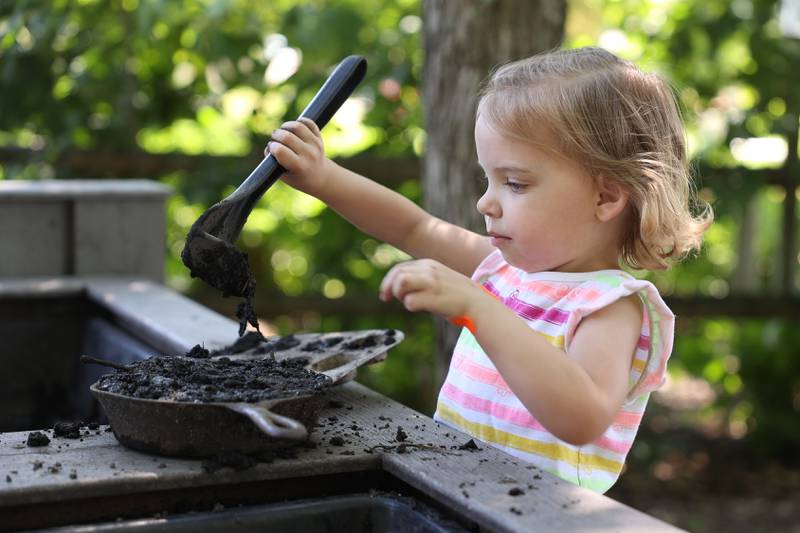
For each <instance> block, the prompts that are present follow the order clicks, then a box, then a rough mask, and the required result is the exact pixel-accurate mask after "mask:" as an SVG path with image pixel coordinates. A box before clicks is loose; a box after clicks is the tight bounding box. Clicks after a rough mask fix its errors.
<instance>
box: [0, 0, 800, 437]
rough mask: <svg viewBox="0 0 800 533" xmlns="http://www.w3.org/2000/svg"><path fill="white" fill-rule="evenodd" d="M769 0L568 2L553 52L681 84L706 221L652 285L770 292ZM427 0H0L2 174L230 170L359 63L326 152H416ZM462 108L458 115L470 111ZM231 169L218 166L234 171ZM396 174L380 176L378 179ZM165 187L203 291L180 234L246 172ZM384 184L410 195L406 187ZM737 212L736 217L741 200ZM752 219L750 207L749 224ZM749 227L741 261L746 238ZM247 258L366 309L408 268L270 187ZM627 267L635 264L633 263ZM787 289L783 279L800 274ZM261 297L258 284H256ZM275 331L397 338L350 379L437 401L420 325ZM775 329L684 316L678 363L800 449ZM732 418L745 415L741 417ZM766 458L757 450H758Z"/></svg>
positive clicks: (776, 246)
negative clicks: (159, 166) (398, 267)
mask: <svg viewBox="0 0 800 533" xmlns="http://www.w3.org/2000/svg"><path fill="white" fill-rule="evenodd" d="M777 5H778V4H777V2H776V1H774V0H754V1H742V0H735V1H733V2H731V1H728V0H702V1H701V0H688V1H687V0H658V1H656V0H647V1H640V0H614V1H601V0H580V1H577V0H576V1H571V2H570V14H569V18H568V29H567V35H566V39H565V44H566V46H582V45H597V44H599V45H601V46H604V47H607V48H609V49H611V50H613V51H615V52H617V53H618V54H620V55H621V56H623V57H626V58H628V59H631V60H633V61H634V62H636V63H637V64H639V65H640V66H641V67H642V68H643V69H645V70H648V71H657V72H662V73H664V74H665V75H666V76H667V77H668V78H669V79H670V80H672V81H673V82H674V85H675V88H676V93H677V95H678V97H679V101H680V104H681V106H682V108H683V111H684V114H685V118H686V122H687V130H688V132H687V133H688V141H689V147H690V151H691V154H692V157H693V158H694V165H695V166H696V168H697V169H698V180H697V181H698V183H697V186H698V188H699V189H700V193H701V196H702V197H703V198H705V199H707V200H709V201H712V202H713V205H714V209H715V211H716V214H717V221H716V222H715V224H714V226H713V227H712V228H711V230H710V231H709V232H708V234H707V236H706V242H705V246H704V251H703V253H702V254H701V255H700V257H698V258H696V259H695V260H692V261H690V262H687V263H686V264H683V265H681V266H679V267H676V268H675V269H673V270H671V271H668V272H664V273H658V274H652V275H649V276H648V277H649V279H651V280H653V281H654V283H656V285H657V286H658V287H659V289H660V290H661V291H662V292H663V293H664V294H665V295H667V296H683V297H687V296H692V295H700V296H710V297H713V298H725V297H727V296H729V295H731V294H733V293H735V291H736V289H737V288H736V287H735V286H734V282H733V280H734V278H735V276H736V273H737V269H738V268H739V266H740V262H741V261H743V260H747V261H752V262H753V263H754V265H755V268H754V269H753V271H754V272H755V274H754V275H755V276H756V277H757V279H756V283H755V284H756V286H757V287H758V288H759V290H761V291H763V292H767V293H774V292H775V290H776V289H775V288H776V286H777V284H776V277H777V272H778V265H777V262H778V257H779V255H780V254H779V252H780V242H781V223H780V220H781V216H782V211H783V203H782V201H783V198H784V195H785V192H784V191H783V189H782V188H781V187H778V186H775V185H768V181H769V180H768V178H767V174H766V173H765V172H764V171H763V170H762V169H764V168H773V169H774V168H778V167H780V166H781V165H782V164H783V161H784V160H785V159H786V158H792V157H796V156H797V147H796V146H790V145H789V144H790V143H789V139H790V138H791V135H792V133H793V132H796V131H797V128H798V114H800V91H798V90H797V86H798V81H800V80H799V78H800V71H798V69H797V66H798V65H800V40H797V39H787V38H784V37H783V36H781V35H780V32H779V31H778V26H777V21H776V15H777V11H776V10H777ZM420 27H421V19H420V2H419V0H387V1H378V0H340V1H336V2H334V1H332V0H314V1H310V2H297V1H294V0H274V1H272V2H252V1H249V0H174V1H169V2H165V1H157V0H94V1H89V0H81V1H68V0H52V1H44V0H20V1H17V2H3V3H0V94H2V97H1V98H0V147H19V148H27V149H33V150H36V153H37V154H38V155H37V158H38V159H36V160H33V161H29V162H21V163H19V162H2V163H1V164H0V178H3V179H5V178H24V179H39V178H48V177H59V178H74V177H86V176H81V175H72V174H71V173H70V172H69V171H67V170H65V169H64V168H61V167H58V166H56V161H57V159H58V156H59V154H61V153H63V152H64V151H65V150H67V149H75V148H79V149H89V150H97V151H115V150H116V151H122V152H133V151H137V150H141V151H144V152H147V153H158V154H170V153H173V154H176V153H177V154H197V155H206V154H208V155H219V156H233V157H235V158H239V157H241V158H244V157H245V156H247V155H248V154H252V153H259V152H261V151H262V150H263V146H264V145H265V144H266V141H267V140H268V137H269V135H270V133H271V132H272V131H273V130H274V129H275V128H277V127H279V125H280V124H281V123H282V122H283V121H285V120H291V119H294V118H295V117H296V116H297V115H298V114H299V113H300V112H301V111H302V109H303V108H304V106H305V105H306V104H307V103H308V101H309V100H310V99H311V98H312V96H313V95H314V93H315V92H316V90H317V89H318V88H319V86H320V84H321V83H322V82H323V81H324V79H325V78H326V77H327V74H328V73H329V72H330V69H331V68H332V67H333V66H334V65H335V64H336V63H337V62H338V61H339V60H340V59H342V58H343V57H345V56H346V55H349V54H353V53H356V54H362V55H365V56H366V57H367V59H368V61H369V70H368V74H367V78H366V79H365V81H364V82H363V84H362V85H361V86H360V87H359V89H358V90H357V91H356V93H355V95H354V97H353V98H351V99H350V101H348V103H347V104H346V106H345V108H343V109H342V110H341V111H340V113H339V114H337V115H336V117H335V118H334V120H333V121H332V122H331V123H330V124H329V125H328V126H327V127H326V129H325V131H324V137H325V142H326V147H327V151H328V155H330V156H350V155H355V154H364V153H367V154H370V155H372V156H375V157H388V156H392V157H397V156H400V157H418V156H419V155H420V154H421V153H422V151H423V148H424V143H425V132H424V125H423V123H422V106H421V101H420V84H421V80H420V74H421V69H422V58H423V50H422V43H421V42H420ZM465 112H466V111H465ZM225 161H228V162H227V163H226V162H225ZM390 171H391V169H389V170H388V171H387V174H389V173H390ZM144 177H151V178H155V179H159V180H161V181H163V182H164V183H168V184H170V185H172V186H173V187H174V189H175V194H174V195H173V197H172V198H170V200H169V203H168V206H167V218H168V221H169V225H168V233H167V252H168V253H167V257H168V259H167V265H166V275H167V282H168V283H169V284H170V285H171V286H173V287H176V288H178V289H180V290H182V291H187V292H190V293H193V294H196V293H194V292H192V291H195V290H196V289H197V288H198V285H197V284H196V283H195V282H193V280H191V279H190V278H189V277H188V273H187V271H186V269H185V267H184V266H183V264H182V263H181V262H180V260H179V253H180V250H181V249H182V247H183V240H184V238H185V235H186V232H187V231H188V229H189V227H190V226H191V224H192V223H193V222H194V221H195V220H196V219H197V217H198V216H199V215H200V214H201V213H202V212H203V211H204V210H205V209H206V208H207V207H208V206H210V205H212V204H213V203H215V202H217V201H219V200H220V199H221V198H223V197H224V196H226V195H227V194H229V193H230V192H231V191H232V190H233V189H234V188H235V187H236V186H237V185H238V184H239V183H240V182H241V181H242V180H243V179H244V178H245V175H243V174H242V171H241V165H240V166H233V165H231V164H230V160H223V159H219V160H218V161H216V162H215V160H212V159H209V163H208V165H207V166H205V167H202V168H199V169H197V170H194V171H192V172H187V171H180V170H178V171H170V172H169V173H164V174H162V175H153V176H144ZM396 188H397V189H398V190H399V191H400V192H402V193H403V194H405V195H406V196H407V197H409V198H411V199H413V200H415V201H417V202H421V199H422V191H421V190H420V184H419V182H418V181H414V180H410V181H407V182H405V183H398V184H397V185H396ZM748 206H749V207H748ZM748 209H750V211H749V212H750V214H749V215H747V213H748ZM747 216H750V217H751V218H752V220H751V221H750V223H752V224H754V226H753V227H754V228H755V231H754V232H753V234H754V237H753V242H752V250H753V254H752V256H747V257H742V256H741V250H742V247H741V243H740V242H739V241H738V239H739V234H740V229H741V227H742V225H743V221H744V220H745V218H746V217H747ZM239 246H241V247H242V248H243V249H245V250H246V251H247V252H248V254H249V259H250V263H251V267H252V268H253V269H254V271H255V272H256V276H257V279H258V284H259V288H260V291H263V294H264V295H265V296H264V297H263V298H287V297H300V296H303V297H308V296H318V297H321V298H325V299H331V300H340V299H347V298H361V299H363V298H376V296H375V295H376V291H377V287H378V284H379V283H380V280H381V277H382V275H383V274H384V273H385V271H386V269H387V268H389V267H390V266H391V265H392V264H394V263H395V262H397V261H400V260H403V259H404V258H405V256H404V255H403V254H401V253H399V252H398V251H396V250H394V249H393V248H391V247H389V246H387V245H385V244H382V243H378V242H376V241H374V240H372V239H370V238H368V237H366V236H364V235H362V234H361V233H360V232H358V231H357V230H355V229H354V228H353V227H351V226H350V225H349V224H348V223H347V222H345V221H343V220H342V219H341V218H340V217H339V216H338V215H336V214H335V213H333V212H332V211H330V210H328V209H326V208H325V207H324V206H323V205H322V204H321V203H320V202H318V201H316V200H314V199H313V198H310V197H308V196H305V195H303V194H302V193H298V192H296V191H294V190H292V189H290V188H289V187H287V186H285V185H283V184H282V183H278V184H276V185H275V186H274V187H273V188H272V189H270V190H269V191H268V192H267V194H266V195H265V197H264V198H263V199H262V200H261V201H260V202H259V203H258V205H257V206H256V207H255V209H254V210H253V212H252V214H251V216H250V218H249V220H248V222H247V225H246V226H245V228H244V230H243V232H242V236H241V239H240V242H239ZM640 274H641V273H640ZM795 285H796V283H795ZM260 294H262V293H261V292H260ZM275 320H276V324H277V325H278V327H279V328H280V329H282V330H283V331H287V332H288V331H294V330H297V329H313V330H326V331H331V330H335V329H355V328H373V327H397V328H399V329H404V330H405V331H406V332H407V337H406V340H405V341H404V343H402V344H401V345H400V346H399V347H398V349H396V350H395V352H394V353H393V354H392V357H390V359H389V360H388V361H387V362H386V363H384V364H383V365H379V366H376V367H373V368H370V369H367V370H364V372H363V375H362V379H363V380H364V381H365V382H366V383H368V384H369V385H372V386H375V387H377V388H379V389H380V390H382V391H384V392H386V393H388V394H390V395H392V396H393V397H396V398H399V399H401V400H402V401H405V402H407V403H409V404H410V405H414V406H417V407H418V408H420V409H422V410H426V411H430V409H431V408H432V405H433V401H434V395H435V383H433V379H434V378H433V376H434V369H433V365H434V361H433V359H432V356H433V350H434V348H433V342H432V337H431V336H432V330H431V327H430V322H429V320H428V317H427V316H425V315H410V314H401V315H392V314H387V315H384V316H380V317H376V316H352V315H346V314H331V315H330V316H321V315H320V314H319V313H317V314H313V313H305V314H303V315H302V316H288V315H287V316H280V317H277V318H276V319H275ZM795 329H796V328H793V327H792V324H791V323H790V322H789V321H779V320H760V321H757V320H752V321H741V320H730V319H722V318H713V319H707V320H696V321H682V322H681V329H680V330H679V332H678V335H677V339H676V348H675V354H674V356H673V360H672V363H671V365H672V369H673V372H674V375H675V376H693V377H695V378H697V379H703V380H705V381H706V382H707V383H708V384H709V386H710V387H712V388H713V391H714V394H715V399H714V403H713V405H710V406H709V407H708V408H707V411H704V410H701V411H702V412H700V413H699V414H698V416H699V417H701V418H702V417H706V418H712V417H711V415H709V411H714V412H716V413H720V412H724V413H725V416H726V417H727V419H726V420H728V422H727V424H728V425H729V426H730V427H738V428H739V430H737V431H740V430H741V428H742V424H744V427H745V432H751V433H752V434H753V435H755V436H756V438H758V439H762V440H761V441H760V442H763V443H767V442H768V438H767V437H766V435H768V433H765V432H767V431H770V432H775V434H779V435H783V436H786V437H787V438H789V437H791V438H795V439H796V438H797V434H796V432H797V430H796V429H795V426H796V424H795V425H794V426H793V425H792V424H791V423H790V420H791V417H792V416H795V417H796V416H797V412H798V410H800V399H799V398H800V383H798V382H797V378H796V377H795V376H798V375H800V372H798V370H800V369H798V368H797V363H796V358H795V357H794V355H793V351H794V350H795V349H796V347H797V346H798V345H800V339H799V338H797V334H796V331H795ZM737 424H738V425H737ZM764 445H765V446H766V444H764Z"/></svg>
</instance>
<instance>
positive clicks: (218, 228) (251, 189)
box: [181, 55, 367, 299]
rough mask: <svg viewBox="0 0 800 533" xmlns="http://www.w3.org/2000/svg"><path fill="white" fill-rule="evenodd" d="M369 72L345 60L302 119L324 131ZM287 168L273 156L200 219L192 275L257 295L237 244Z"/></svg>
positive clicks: (186, 250) (189, 253) (235, 292)
mask: <svg viewBox="0 0 800 533" xmlns="http://www.w3.org/2000/svg"><path fill="white" fill-rule="evenodd" d="M366 72H367V60H366V59H365V58H364V57H362V56H357V55H351V56H348V57H346V58H344V59H343V60H342V61H341V63H339V65H337V67H336V69H335V70H334V71H333V72H332V73H331V75H330V76H329V77H328V79H327V80H326V81H325V83H324V85H323V86H322V88H320V90H319V91H318V92H317V94H316V96H314V98H313V100H311V103H310V104H308V106H307V107H306V108H305V110H304V111H303V112H302V113H301V114H300V117H301V118H302V117H308V118H310V119H311V120H313V121H314V122H315V123H316V124H317V126H319V128H320V129H322V128H323V127H324V126H325V124H327V123H328V121H329V120H330V119H331V117H332V116H333V114H334V113H336V111H337V110H338V109H339V107H341V105H342V104H343V103H344V102H345V100H347V98H348V97H349V96H350V94H352V92H353V90H354V89H355V88H356V86H358V84H359V83H360V82H361V80H363V79H364V75H365V74H366ZM284 172H285V169H284V168H283V167H281V166H280V165H279V164H278V161H277V160H276V159H275V157H274V156H273V155H272V154H270V155H268V156H267V157H266V158H264V160H263V161H261V163H259V164H258V166H257V167H256V168H255V170H253V172H252V173H251V174H250V175H249V176H248V177H247V178H246V179H245V180H244V181H243V182H242V184H241V185H239V187H238V188H237V189H236V190H235V191H233V192H232V193H231V194H230V195H229V196H228V197H227V198H225V199H223V200H222V201H220V202H217V203H216V204H214V205H212V206H211V207H210V208H208V209H207V210H206V212H205V213H203V214H202V215H201V216H200V218H198V219H197V220H196V221H195V223H194V224H193V225H192V227H191V229H190V230H189V233H188V235H187V236H186V244H185V245H184V247H183V252H181V260H182V261H183V263H184V264H185V265H186V266H187V267H188V268H189V271H190V272H191V275H192V277H197V278H200V279H202V280H203V281H205V282H206V283H208V284H209V285H211V286H212V287H214V288H216V289H218V290H220V291H222V293H223V295H225V296H242V297H245V298H248V299H249V298H251V297H252V296H253V294H254V292H255V280H254V279H253V276H252V274H251V273H250V268H249V267H248V264H247V254H245V253H244V252H242V251H240V250H239V249H238V248H236V246H234V243H235V242H236V239H237V238H238V237H239V233H241V231H242V227H243V226H244V223H245V221H246V220H247V217H248V216H249V215H250V212H251V211H252V210H253V207H254V206H255V204H256V202H257V201H258V200H259V198H261V196H263V194H264V193H265V192H266V191H267V189H269V188H270V187H271V186H272V184H273V183H275V182H276V181H278V178H280V176H281V175H282V174H283V173H284Z"/></svg>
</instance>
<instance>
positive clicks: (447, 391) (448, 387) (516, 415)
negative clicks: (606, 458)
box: [441, 383, 631, 454]
mask: <svg viewBox="0 0 800 533" xmlns="http://www.w3.org/2000/svg"><path fill="white" fill-rule="evenodd" d="M441 394H442V395H443V396H444V397H446V398H449V399H450V400H452V401H454V402H455V403H457V404H459V405H460V406H461V407H466V408H467V409H470V410H472V411H477V412H479V413H484V414H488V415H491V416H492V418H496V419H499V420H504V421H505V422H509V423H511V424H514V425H517V426H522V427H526V428H530V429H536V430H539V431H547V429H545V428H544V426H542V425H541V424H540V423H539V421H538V420H536V419H535V418H533V416H531V414H530V412H528V411H527V410H526V409H518V408H515V407H510V406H508V405H503V404H499V403H495V402H492V401H489V400H486V399H483V398H479V397H478V396H475V395H474V394H469V393H468V392H464V391H462V390H460V389H458V388H457V387H456V386H455V385H453V384H452V383H445V384H444V385H443V386H442V390H441ZM592 444H594V445H595V446H599V447H600V448H603V449H605V450H609V451H611V452H614V453H622V454H624V453H627V452H628V449H629V448H630V447H631V443H629V442H624V441H619V440H615V439H610V438H608V437H606V436H602V437H600V438H598V439H597V440H595V441H592Z"/></svg>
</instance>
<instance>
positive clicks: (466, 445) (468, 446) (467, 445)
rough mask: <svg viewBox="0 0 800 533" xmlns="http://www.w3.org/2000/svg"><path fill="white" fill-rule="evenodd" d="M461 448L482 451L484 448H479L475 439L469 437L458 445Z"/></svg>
mask: <svg viewBox="0 0 800 533" xmlns="http://www.w3.org/2000/svg"><path fill="white" fill-rule="evenodd" d="M458 449H459V450H468V451H480V450H482V449H483V448H479V447H478V445H477V444H475V441H474V440H473V439H469V440H468V441H467V442H465V443H464V444H462V445H461V446H459V447H458Z"/></svg>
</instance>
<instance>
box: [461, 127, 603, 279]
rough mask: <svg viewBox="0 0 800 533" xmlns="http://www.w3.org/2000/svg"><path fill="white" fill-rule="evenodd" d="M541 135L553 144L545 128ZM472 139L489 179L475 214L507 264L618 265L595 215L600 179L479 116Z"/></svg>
mask: <svg viewBox="0 0 800 533" xmlns="http://www.w3.org/2000/svg"><path fill="white" fill-rule="evenodd" d="M537 138H539V139H541V142H542V143H543V144H544V143H548V144H550V145H551V146H554V144H552V143H553V142H554V141H553V140H552V139H551V138H550V137H549V136H548V135H547V134H546V132H544V131H542V132H541V135H539V136H537ZM475 144H476V146H477V152H478V162H479V163H480V165H481V167H483V169H484V172H485V174H486V184H487V186H486V192H485V193H484V194H483V196H482V197H481V199H480V200H478V205H477V207H478V211H479V212H480V213H481V214H482V215H483V216H484V220H485V221H486V231H487V232H488V233H489V236H490V237H491V238H492V245H493V246H495V247H497V248H498V249H499V250H500V251H501V252H502V254H503V257H504V258H505V260H506V261H507V262H508V263H509V264H511V265H513V266H515V267H517V268H520V269H522V270H524V271H526V272H539V271H548V270H560V271H565V272H570V271H574V272H578V271H585V272H588V271H593V270H602V269H606V268H618V263H617V254H616V250H615V249H614V247H613V245H612V246H609V236H608V235H606V233H607V231H603V230H604V229H605V228H603V225H602V224H601V223H600V222H599V220H598V219H597V218H596V216H595V207H596V205H597V203H598V200H599V193H598V192H597V189H596V187H595V181H594V180H593V179H592V177H591V176H589V174H588V173H587V172H586V171H585V170H584V169H583V168H582V167H581V166H580V165H578V164H577V163H576V162H574V161H571V160H569V159H567V158H566V157H562V156H560V155H559V154H557V153H556V152H554V151H551V150H548V149H545V148H543V147H539V146H536V145H533V144H530V143H523V142H521V141H517V140H515V139H512V138H509V137H507V136H504V135H502V134H501V133H499V132H498V131H497V130H495V129H494V128H493V127H492V126H491V125H490V124H489V123H488V122H487V121H486V120H485V119H484V118H483V117H480V116H479V117H478V121H477V124H476V125H475Z"/></svg>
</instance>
